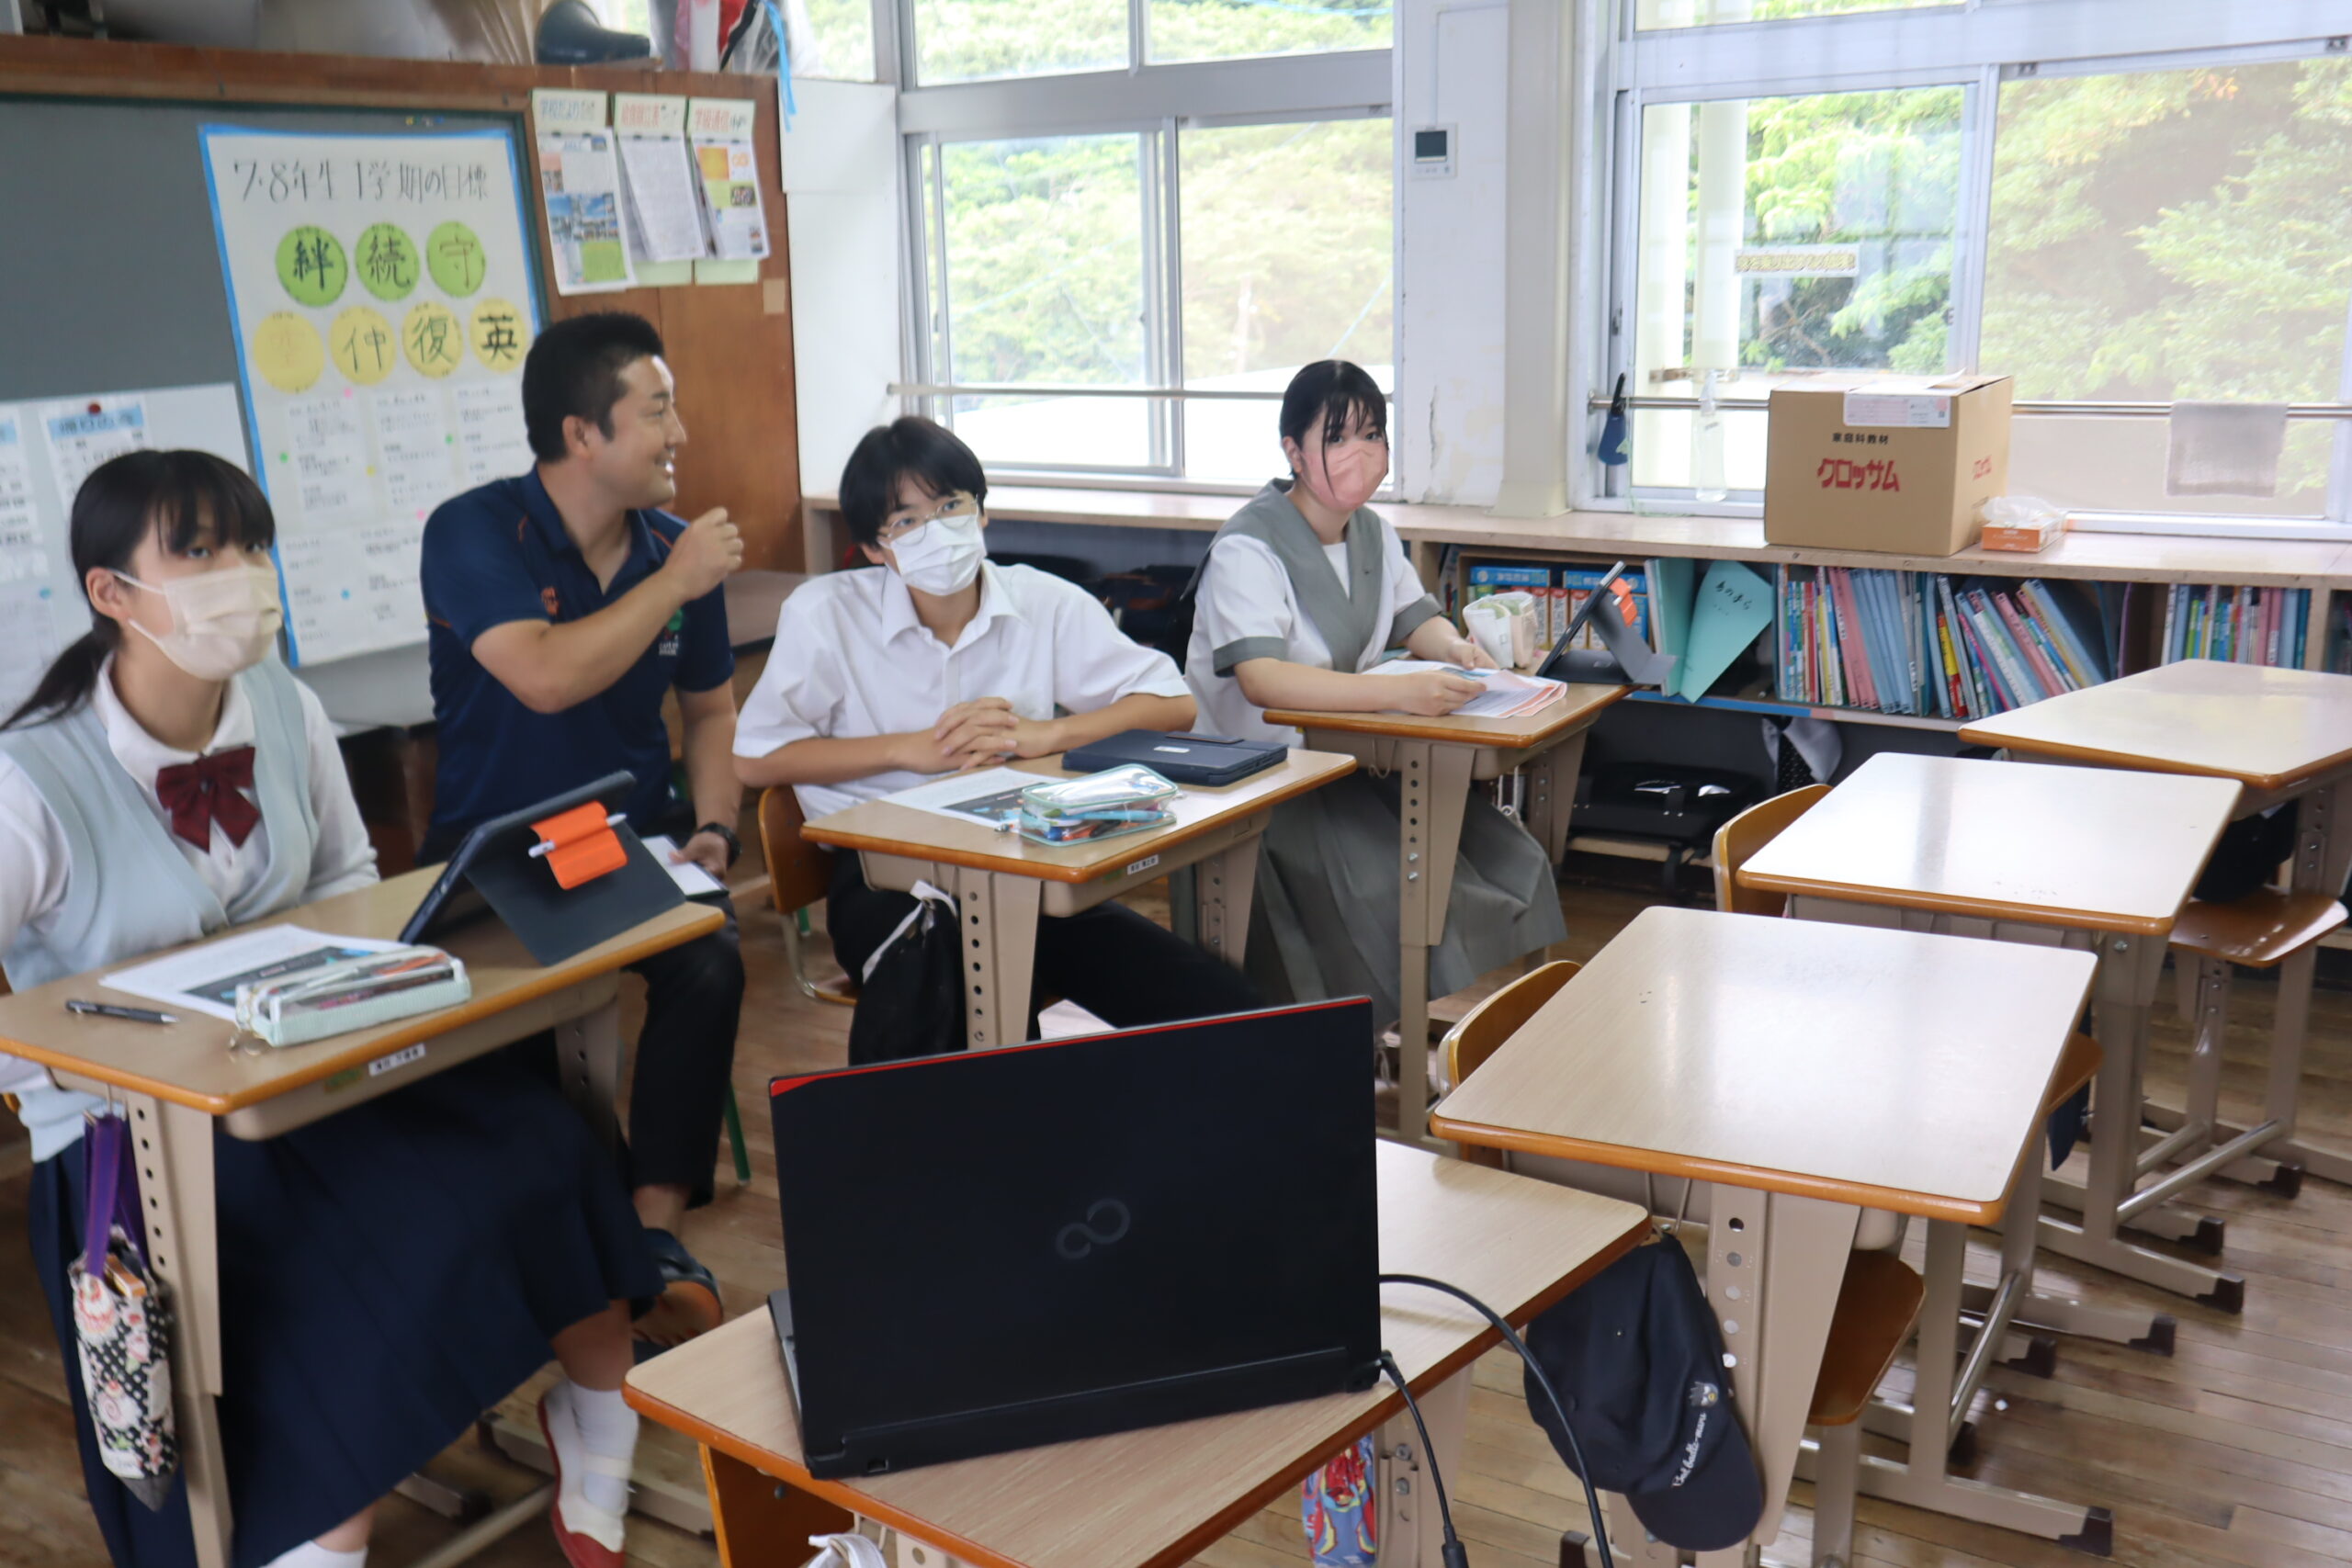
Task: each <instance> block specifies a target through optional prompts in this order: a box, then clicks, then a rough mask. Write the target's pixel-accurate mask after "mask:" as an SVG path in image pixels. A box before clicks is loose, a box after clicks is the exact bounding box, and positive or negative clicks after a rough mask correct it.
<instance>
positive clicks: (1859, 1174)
mask: <svg viewBox="0 0 2352 1568" xmlns="http://www.w3.org/2000/svg"><path fill="white" fill-rule="evenodd" d="M1816 810H1818V808H1817V807H1816ZM2093 968H2094V965H2093V964H2092V962H2091V960H2090V958H2089V957H2088V956H2087V955H2086V954H2083V953H2068V952H2063V951H2058V950H2054V949H2033V948H2023V947H2018V946H2015V945H2007V946H2004V945H1999V944H1996V943H1993V942H1964V941H1960V940H1957V939H1953V938H1948V937H1939V936H1931V935H1927V934H1924V933H1914V932H1910V931H1871V930H1864V929H1859V928H1855V927H1850V926H1832V925H1827V924H1824V923H1821V922H1818V921H1802V920H1781V919H1767V918H1764V917H1761V916H1755V915H1722V914H1716V913H1714V912H1713V911H1712V910H1703V909H1681V908H1650V909H1645V910H1644V911H1643V912H1642V913H1641V914H1640V915H1639V916H1638V917H1636V918H1635V919H1634V922H1633V923H1632V924H1631V925H1629V926H1627V927H1626V928H1625V929H1624V931H1622V932H1620V933H1619V934H1618V936H1617V939H1616V940H1615V941H1614V942H1611V943H1610V944H1609V945H1608V946H1606V947H1604V948H1602V949H1601V950H1600V954H1599V955H1598V956H1597V957H1595V958H1594V959H1593V960H1592V962H1590V963H1589V964H1586V965H1585V966H1584V969H1583V970H1582V972H1581V973H1579V974H1578V975H1577V976H1576V978H1574V979H1573V980H1570V981H1569V982H1568V983H1567V985H1566V986H1565V987H1562V988H1561V990H1560V992H1559V994H1558V995H1557V996H1555V997H1554V998H1552V999H1551V1000H1550V1001H1548V1002H1546V1003H1544V1006H1543V1008H1542V1009H1541V1010H1538V1011H1537V1012H1536V1014H1535V1015H1534V1017H1532V1018H1531V1019H1530V1020H1528V1021H1527V1022H1526V1023H1525V1024H1524V1025H1522V1026H1521V1028H1520V1030H1519V1032H1517V1033H1516V1034H1514V1035H1512V1036H1511V1037H1510V1040H1509V1041H1507V1042H1505V1043H1504V1044H1503V1046H1502V1048H1501V1049H1500V1050H1498V1051H1497V1052H1496V1053H1495V1055H1493V1056H1491V1057H1489V1058H1488V1059H1487V1062H1486V1064H1485V1065H1484V1066H1481V1067H1479V1069H1478V1070H1477V1071H1476V1073H1473V1074H1472V1075H1470V1077H1469V1078H1468V1079H1467V1081H1465V1082H1464V1083H1463V1084H1462V1085H1461V1086H1460V1087H1459V1088H1457V1089H1454V1090H1453V1092H1452V1093H1451V1094H1449V1095H1447V1096H1446V1097H1445V1099H1444V1100H1442V1101H1441V1102H1440V1103H1439V1105H1438V1107H1437V1111H1436V1113H1435V1114H1434V1115H1433V1116H1432V1117H1431V1119H1430V1125H1431V1127H1432V1128H1433V1129H1434V1130H1435V1131H1436V1132H1437V1133H1438V1134H1439V1135H1440V1136H1442V1137H1446V1138H1451V1139H1453V1140H1454V1141H1456V1142H1457V1143H1462V1144H1471V1145H1481V1146H1484V1147H1488V1148H1498V1149H1517V1150H1522V1151H1524V1152H1527V1153H1529V1154H1536V1155H1547V1156H1554V1157H1556V1158H1562V1159H1570V1160H1581V1161H1586V1162H1589V1163H1590V1164H1595V1165H1603V1166H1611V1167H1614V1168H1618V1169H1621V1170H1638V1171H1644V1172H1648V1173H1652V1174H1656V1175H1662V1176H1671V1177H1679V1178H1682V1179H1686V1180H1691V1181H1702V1182H1706V1183H1709V1184H1710V1190H1709V1192H1708V1202H1709V1204H1710V1209H1709V1211H1708V1215H1709V1222H1710V1223H1709V1227H1708V1232H1707V1257H1706V1264H1705V1270H1706V1283H1707V1299H1708V1301H1709V1303H1711V1304H1712V1305H1713V1308H1714V1311H1715V1315H1716V1318H1717V1321H1718V1322H1719V1323H1720V1324H1721V1325H1722V1328H1723V1333H1724V1353H1725V1355H1726V1356H1727V1357H1728V1358H1730V1359H1732V1360H1733V1363H1734V1364H1733V1366H1732V1388H1733V1394H1734V1398H1735V1401H1736V1405H1737V1407H1738V1409H1739V1410H1740V1412H1741V1415H1742V1418H1743V1419H1744V1420H1745V1421H1746V1423H1747V1433H1748V1439H1749V1442H1750V1443H1751V1445H1752V1446H1753V1447H1754V1448H1755V1450H1756V1457H1757V1462H1758V1467H1759V1469H1760V1471H1761V1472H1762V1477H1763V1483H1764V1512H1763V1516H1762V1517H1761V1519H1760V1520H1759V1521H1758V1525H1757V1529H1756V1532H1755V1534H1754V1536H1753V1537H1752V1538H1751V1540H1750V1543H1749V1544H1762V1543H1769V1542H1770V1540H1772V1539H1773V1537H1774V1536H1775V1535H1777V1534H1778V1533H1779V1529H1780V1521H1781V1510H1782V1508H1783V1507H1784V1506H1785V1505H1786V1503H1787V1501H1788V1494H1789V1483H1790V1480H1791V1478H1792V1476H1793V1475H1794V1474H1795V1472H1796V1465H1797V1458H1798V1452H1799V1449H1800V1446H1801V1444H1802V1441H1803V1438H1804V1425H1805V1416H1806V1412H1807V1409H1808V1407H1809V1406H1810V1404H1811V1403H1812V1398H1813V1388H1814V1382H1815V1377H1816V1375H1817V1374H1818V1372H1819V1371H1820V1367H1821V1360H1822V1350H1823V1348H1824V1346H1825V1345H1826V1342H1827V1339H1828V1335H1829V1323H1830V1317H1831V1314H1832V1312H1833V1310H1834V1309H1835V1308H1836V1306H1837V1303H1838V1288H1839V1284H1840V1282H1841V1280H1843V1278H1844V1275H1845V1272H1846V1257H1847V1254H1848V1252H1849V1250H1850V1249H1851V1248H1852V1247H1853V1243H1854V1233H1855V1227H1856V1224H1857V1222H1858V1221H1859V1220H1860V1214H1861V1211H1862V1210H1863V1209H1864V1208H1871V1209H1882V1210H1887V1211H1891V1212H1893V1213H1900V1214H1917V1215H1921V1216H1923V1217H1926V1218H1928V1219H1931V1220H1956V1221H1960V1222H1962V1223H1963V1224H1990V1223H1992V1222H1994V1221H1996V1220H1997V1219H1999V1217H2000V1214H2001V1209H2002V1204H2003V1201H2004V1200H2005V1198H2006V1196H2007V1192H2008V1190H2009V1183H2010V1179H2011V1178H2012V1177H2013V1176H2014V1174H2015V1173H2016V1170H2017V1166H2018V1159H2019V1157H2020V1156H2023V1155H2025V1154H2027V1153H2029V1152H2030V1149H2031V1148H2032V1147H2035V1146H2038V1144H2039V1140H2040V1135H2041V1100H2042V1095H2043V1093H2044V1091H2045V1090H2046V1089H2048V1087H2049V1084H2050V1081H2051V1075H2052V1071H2053V1070H2054V1069H2055V1068H2056V1066H2057V1064H2058V1060H2059V1057H2060V1055H2061V1054H2062V1053H2063V1052H2064V1048H2065V1043H2066V1039H2067V1036H2068V1035H2069V1034H2070V1033H2072V1032H2073V1030H2074V1024H2075V1016H2076V1015H2077V1014H2078V1013H2079V1012H2080V1011H2081V1010H2082V1005H2083V1000H2084V998H2085V997H2086V995H2087V994H2088V992H2089V989H2090V986H2091V977H2092V972H2093ZM1938 1304H1939V1303H1935V1302H1934V1301H1933V1300H1930V1301H1929V1303H1928V1307H1927V1312H1928V1314H1933V1313H1934V1312H1935V1311H1936V1310H1937V1307H1938ZM1943 1305H1944V1308H1945V1311H1946V1313H1947V1314H1948V1315H1949V1316H1951V1317H1952V1318H1955V1319H1956V1318H1957V1315H1958V1303H1957V1302H1950V1303H1943ZM1926 1321H1927V1318H1926V1317H1925V1316H1923V1318H1922V1322H1923V1323H1924V1322H1926ZM1951 1375H1952V1363H1951V1359H1949V1358H1945V1359H1941V1360H1940V1361H1939V1360H1937V1359H1934V1358H1931V1357H1929V1356H1928V1355H1926V1354H1925V1353H1923V1354H1922V1356H1921V1358H1920V1369H1919V1381H1918V1393H1917V1396H1916V1403H1917V1406H1918V1409H1919V1412H1920V1415H1919V1417H1918V1419H1919V1420H1920V1421H1921V1422H1924V1423H1925V1424H1926V1427H1925V1429H1919V1430H1915V1435H1914V1438H1913V1443H1912V1449H1911V1455H1912V1460H1913V1463H1912V1464H1911V1465H1910V1466H1908V1467H1905V1466H1901V1465H1895V1464H1892V1463H1889V1462H1888V1461H1882V1460H1875V1459H1872V1460H1866V1461H1864V1467H1863V1475H1862V1478H1861V1489H1862V1490H1863V1491H1865V1492H1869V1493H1871V1494H1872V1495H1881V1496H1888V1497H1894V1498H1897V1499H1899V1500H1901V1501H1904V1502H1909V1503H1914V1504H1917V1505H1918V1506H1925V1507H1937V1508H1942V1509H1944V1511H1947V1512H1954V1511H1963V1509H1962V1508H1961V1507H1956V1506H1954V1504H1953V1502H1952V1500H1951V1497H1950V1496H1949V1495H1948V1494H1951V1493H1952V1492H1954V1491H1956V1490H1958V1489H1960V1488H1962V1487H1965V1488H1966V1489H1967V1490H1969V1491H1971V1492H1973V1493H1976V1494H1980V1495H1981V1496H1980V1497H1979V1498H1978V1499H1976V1500H1975V1503H1976V1511H1975V1514H1974V1517H1982V1518H1985V1519H1988V1520H1989V1521H1991V1522H1993V1523H1996V1524H2002V1525H2005V1526H2007V1527H2008V1528H2013V1529H2030V1530H2033V1531H2034V1532H2035V1533H2038V1534H2059V1533H2068V1532H2065V1531H2060V1530H2053V1529H2050V1528H2049V1526H2050V1525H2051V1524H2052V1523H2053V1522H2054V1523H2059V1524H2064V1523H2066V1522H2067V1521H2068V1520H2069V1519H2071V1520H2072V1524H2071V1526H2070V1527H2069V1529H2070V1530H2079V1529H2083V1528H2084V1527H2085V1524H2086V1520H2087V1511H2086V1510H2084V1509H2081V1508H2072V1509H2069V1508H2067V1507H2065V1506H2064V1505H2060V1504H2056V1503H2052V1502H2050V1501H2048V1500H2047V1499H2043V1498H2039V1497H2030V1496H2027V1495H2024V1494H2021V1493H2015V1492H2007V1491H2004V1490H2002V1489H2000V1488H1995V1487H1987V1486H1982V1485H1979V1484H1978V1483H1973V1482H1967V1483H1953V1482H1951V1481H1950V1480H1948V1479H1947V1478H1946V1477H1945V1475H1944V1473H1943V1467H1942V1463H1941V1459H1942V1454H1943V1449H1944V1446H1945V1442H1946V1441H1948V1438H1937V1437H1936V1436H1934V1434H1933V1428H1935V1427H1937V1426H1938V1425H1939V1423H1940V1422H1941V1421H1942V1420H1943V1418H1944V1406H1945V1405H1946V1404H1947V1403H1948V1401H1949V1398H1950V1386H1951ZM1930 1443H1932V1447H1929V1446H1928V1444H1930ZM1611 1506H1612V1510H1613V1509H1614V1507H1615V1505H1613V1504H1612V1505H1611ZM1619 1523H1620V1527H1621V1528H1620V1529H1616V1530H1613V1531H1612V1532H1611V1539H1612V1540H1616V1541H1618V1542H1619V1548H1618V1560H1619V1561H1620V1562H1642V1563H1660V1562H1673V1561H1675V1559H1674V1557H1673V1556H1672V1555H1671V1554H1670V1553H1669V1552H1668V1551H1667V1550H1666V1549H1664V1548H1661V1547H1657V1546H1656V1545H1654V1544H1645V1542H1644V1540H1643V1531H1642V1529H1641V1528H1640V1526H1639V1525H1638V1524H1635V1523H1634V1522H1633V1520H1632V1519H1631V1517H1630V1516H1624V1517H1621V1518H1620V1520H1619ZM1746 1550H1747V1548H1746V1547H1745V1546H1736V1547H1732V1548H1728V1549H1726V1550H1724V1551H1715V1552H1707V1553H1702V1554H1701V1556H1700V1559H1699V1561H1700V1562H1702V1564H1709V1565H1721V1568H1732V1565H1734V1564H1737V1563H1740V1562H1743V1561H1744V1560H1745V1553H1746Z"/></svg>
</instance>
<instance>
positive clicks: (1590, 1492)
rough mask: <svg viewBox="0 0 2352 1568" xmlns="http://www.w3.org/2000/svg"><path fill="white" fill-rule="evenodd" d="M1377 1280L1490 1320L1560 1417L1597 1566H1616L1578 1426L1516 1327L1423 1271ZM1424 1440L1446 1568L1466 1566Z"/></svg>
mask: <svg viewBox="0 0 2352 1568" xmlns="http://www.w3.org/2000/svg"><path fill="white" fill-rule="evenodd" d="M1380 1282H1381V1283H1382V1284H1384V1285H1419V1286H1420V1287H1421V1288H1422V1289H1423V1290H1429V1291H1442V1292H1444V1293H1445V1294H1447V1295H1449V1296H1452V1297H1453V1298H1454V1299H1455V1300H1456V1301H1459V1302H1463V1303H1466V1304H1467V1305H1469V1306H1470V1308H1471V1309H1472V1310H1474V1311H1475V1312H1476V1313H1477V1314H1478V1315H1479V1316H1481V1317H1483V1318H1485V1319H1486V1320H1487V1322H1488V1323H1490V1324H1492V1325H1494V1326H1495V1328H1496V1330H1497V1331H1498V1333H1500V1334H1501V1335H1502V1337H1503V1340H1504V1342H1505V1343H1506V1344H1508V1345H1510V1348H1511V1350H1512V1352H1513V1353H1514V1354H1515V1355H1517V1356H1518V1357H1519V1359H1520V1361H1521V1364H1522V1365H1524V1366H1525V1367H1526V1368H1527V1370H1528V1371H1529V1373H1530V1374H1532V1376H1533V1377H1534V1379H1535V1382H1536V1386H1537V1387H1539V1388H1541V1389H1542V1390H1543V1391H1544V1398H1545V1399H1546V1400H1547V1401H1549V1402H1550V1404H1551V1406H1552V1414H1553V1415H1554V1416H1556V1417H1558V1419H1559V1423H1560V1430H1561V1431H1562V1432H1564V1433H1566V1435H1567V1439H1568V1451H1569V1452H1570V1453H1572V1454H1574V1455H1575V1456H1576V1461H1577V1462H1576V1465H1575V1469H1576V1472H1577V1480H1578V1481H1581V1482H1583V1483H1584V1502H1585V1506H1586V1507H1587V1508H1588V1509H1589V1510H1590V1511H1591V1514H1592V1539H1593V1540H1594V1541H1595V1542H1596V1543H1597V1544H1598V1545H1599V1546H1600V1568H1617V1562H1616V1559H1615V1558H1613V1557H1611V1555H1610V1553H1609V1527H1608V1524H1607V1522H1606V1521H1605V1520H1604V1519H1603V1518H1602V1517H1601V1515H1600V1493H1599V1492H1597V1491H1595V1490H1594V1489H1593V1484H1592V1472H1591V1467H1590V1466H1589V1465H1587V1464H1586V1463H1585V1461H1584V1445H1583V1444H1582V1443H1579V1442H1577V1429H1576V1428H1575V1427H1572V1426H1570V1425H1569V1424H1568V1410H1567V1406H1566V1404H1563V1403H1561V1400H1560V1391H1559V1390H1558V1389H1555V1388H1554V1387H1553V1386H1552V1379H1551V1377H1550V1376H1549V1374H1547V1373H1546V1372H1545V1371H1544V1367H1543V1363H1541V1362H1540V1361H1538V1360H1536V1359H1535V1358H1534V1356H1532V1354H1530V1353H1529V1351H1528V1348H1527V1341H1526V1340H1524V1339H1521V1337H1519V1330H1517V1329H1515V1328H1513V1327H1512V1326H1511V1325H1510V1324H1508V1323H1505V1322H1504V1321H1503V1315H1502V1314H1500V1313H1498V1312H1497V1311H1496V1310H1495V1309H1494V1308H1492V1307H1490V1306H1488V1305H1487V1303H1484V1302H1482V1301H1480V1300H1479V1299H1478V1298H1477V1297H1476V1296H1474V1295H1472V1294H1471V1293H1470V1292H1467V1291H1465V1290H1464V1289H1463V1288H1462V1287H1461V1286H1459V1285H1449V1284H1447V1283H1446V1282H1445V1281H1444V1280H1432V1279H1430V1277H1429V1276H1428V1275H1426V1274H1383V1275H1382V1276H1380ZM1380 1359H1381V1363H1382V1364H1383V1365H1384V1366H1385V1367H1386V1368H1387V1369H1388V1375H1389V1376H1390V1377H1391V1378H1393V1379H1395V1380H1396V1382H1397V1387H1399V1388H1402V1387H1404V1386H1405V1380H1404V1379H1403V1378H1402V1377H1399V1376H1398V1375H1397V1363H1396V1361H1395V1360H1394V1359H1392V1358H1391V1357H1390V1356H1389V1354H1388V1352H1387V1351H1385V1350H1383V1351H1382V1352H1381V1353H1380ZM1412 1398H1413V1396H1412V1395H1411V1394H1409V1393H1408V1394H1407V1395H1406V1396H1405V1404H1406V1408H1407V1409H1408V1410H1412V1412H1413V1425H1414V1426H1415V1427H1420V1422H1421V1413H1420V1411H1419V1410H1418V1409H1416V1408H1414V1406H1413V1403H1412ZM1429 1444H1430V1435H1429V1433H1428V1431H1427V1430H1426V1429H1423V1430H1422V1431H1421V1448H1422V1449H1423V1450H1424V1451H1427V1452H1429V1454H1430V1482H1431V1483H1432V1484H1434V1485H1435V1486H1436V1487H1437V1489H1438V1494H1437V1505H1438V1514H1439V1517H1441V1518H1442V1519H1443V1520H1444V1521H1445V1549H1444V1550H1445V1551H1446V1553H1447V1555H1446V1558H1445V1562H1446V1568H1467V1565H1468V1562H1469V1559H1468V1558H1467V1557H1466V1556H1464V1554H1463V1552H1462V1543H1461V1541H1460V1540H1457V1539H1456V1538H1455V1536H1454V1533H1453V1515H1452V1513H1451V1512H1450V1511H1449V1510H1448V1509H1447V1507H1446V1502H1445V1483H1444V1482H1443V1481H1442V1480H1441V1479H1440V1478H1439V1476H1438V1472H1437V1455H1436V1453H1435V1451H1434V1450H1430V1446H1429Z"/></svg>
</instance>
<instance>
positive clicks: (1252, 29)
mask: <svg viewBox="0 0 2352 1568" xmlns="http://www.w3.org/2000/svg"><path fill="white" fill-rule="evenodd" d="M903 3H904V4H905V6H906V10H905V12H904V15H905V17H906V18H907V20H908V22H909V23H910V26H911V28H912V29H913V39H914V49H913V61H912V63H913V66H914V80H915V81H917V82H919V83H921V84H922V85H925V86H937V85H942V84H944V83H949V82H984V81H1001V80H1003V79H1006V78H1012V77H1024V76H1049V75H1061V74H1069V73H1078V72H1088V71H1123V70H1127V69H1130V68H1134V67H1139V66H1144V65H1165V64H1177V63H1186V62H1201V61H1217V60H1247V59H1253V58H1261V57H1263V56H1267V55H1282V54H1329V53H1335V52H1340V51H1353V50H1374V49H1386V48H1387V47H1388V45H1389V39H1390V34H1391V30H1392V17H1393V13H1394V10H1395V6H1394V4H1393V0H903Z"/></svg>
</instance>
